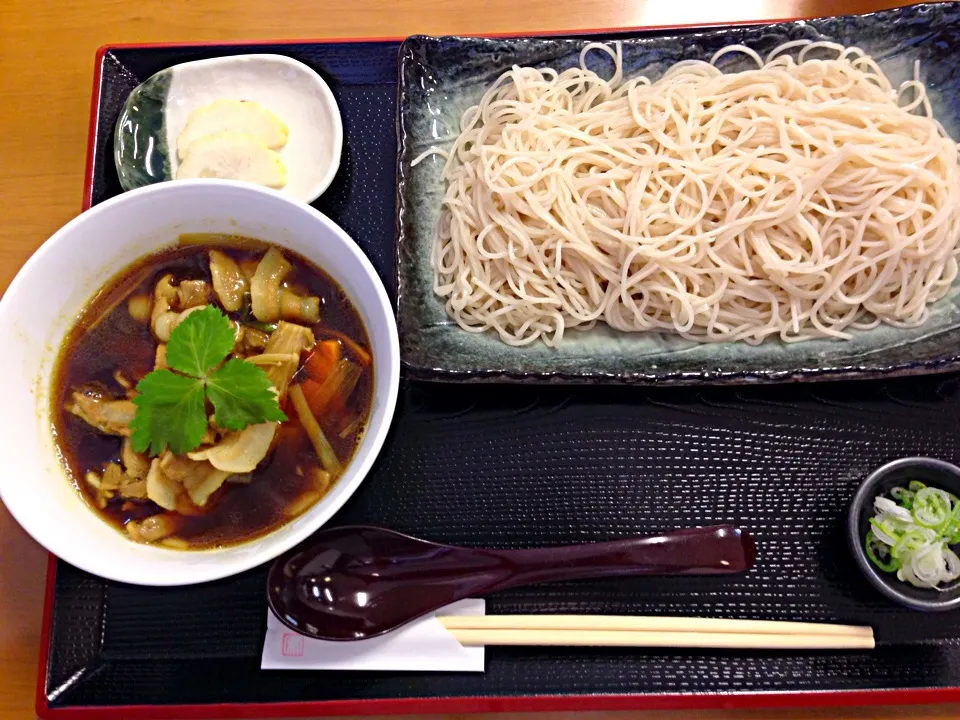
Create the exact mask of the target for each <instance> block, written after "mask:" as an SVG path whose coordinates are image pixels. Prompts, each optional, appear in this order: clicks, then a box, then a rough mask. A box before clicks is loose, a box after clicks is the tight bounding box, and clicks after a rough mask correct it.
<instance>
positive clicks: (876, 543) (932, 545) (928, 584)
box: [864, 480, 960, 590]
mask: <svg viewBox="0 0 960 720" xmlns="http://www.w3.org/2000/svg"><path fill="white" fill-rule="evenodd" d="M891 498H892V499H891ZM873 509H874V512H875V513H876V514H875V516H874V517H872V518H870V520H869V522H870V529H869V530H868V531H867V534H866V537H865V538H864V550H865V552H866V555H867V557H868V558H869V559H870V562H871V563H873V564H874V565H875V566H876V567H877V568H879V569H880V570H882V571H884V572H891V573H892V572H896V574H897V577H898V578H899V579H900V580H902V581H904V582H908V583H910V584H911V585H913V586H915V587H918V588H929V589H935V590H940V589H941V588H940V584H941V583H952V582H954V581H955V580H958V579H960V557H958V556H957V555H956V553H954V552H953V550H951V549H950V548H949V547H948V545H952V544H960V500H958V499H957V496H956V495H954V494H953V493H949V492H947V491H945V490H941V489H940V488H935V487H927V486H926V485H924V484H923V483H922V482H920V481H918V480H911V481H910V483H909V485H908V487H907V488H903V487H895V488H892V489H891V490H890V497H884V496H883V495H879V496H877V497H876V498H874V501H873Z"/></svg>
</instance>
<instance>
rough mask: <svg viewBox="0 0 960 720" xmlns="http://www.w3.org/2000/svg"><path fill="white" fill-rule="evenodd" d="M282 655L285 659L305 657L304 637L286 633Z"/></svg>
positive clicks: (281, 647) (281, 650)
mask: <svg viewBox="0 0 960 720" xmlns="http://www.w3.org/2000/svg"><path fill="white" fill-rule="evenodd" d="M280 654H281V655H283V656H284V657H303V637H301V636H300V635H297V634H296V633H284V634H283V644H282V645H281V646H280Z"/></svg>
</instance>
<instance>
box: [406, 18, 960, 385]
mask: <svg viewBox="0 0 960 720" xmlns="http://www.w3.org/2000/svg"><path fill="white" fill-rule="evenodd" d="M597 39H598V38H596V37H593V38H590V39H589V40H588V39H583V38H522V39H479V38H458V37H442V38H434V37H413V38H409V39H407V40H406V41H405V42H404V43H403V45H402V46H401V48H400V73H399V75H400V106H399V122H398V133H399V150H398V158H399V160H398V173H399V190H398V192H399V204H400V207H399V211H398V218H399V219H398V226H399V239H398V243H399V249H398V253H399V265H398V277H399V286H398V287H399V291H400V297H399V303H400V304H399V315H398V317H399V324H400V339H401V349H402V355H403V361H404V363H405V364H406V367H407V369H408V370H409V371H410V372H412V373H414V374H416V375H417V376H418V377H423V378H432V379H440V380H481V381H483V380H524V381H525V380H540V381H571V382H606V381H610V382H631V383H656V384H679V383H701V382H706V383H749V382H783V381H790V380H818V379H829V378H862V377H878V376H892V375H910V374H921V373H929V372H942V371H945V370H949V369H952V368H955V367H957V366H958V362H960V305H958V304H960V288H957V287H955V288H954V290H953V291H952V292H951V293H950V294H949V296H948V297H946V298H944V299H942V300H941V301H939V302H938V303H936V304H935V305H934V306H933V307H932V309H931V313H930V319H929V320H928V322H927V323H926V324H924V325H923V326H922V327H918V328H911V329H899V328H892V327H889V326H881V327H878V328H876V329H874V330H869V331H862V332H855V333H854V337H853V338H852V339H851V340H848V341H836V340H816V341H811V342H804V343H792V344H789V343H782V342H781V341H779V340H769V341H767V342H765V343H763V344H762V345H760V346H750V345H746V344H745V343H713V344H697V343H693V342H689V341H686V340H683V339H682V338H679V337H676V336H671V335H665V334H658V333H621V332H617V331H613V330H610V329H609V328H608V327H607V326H605V325H600V326H597V327H596V328H594V329H593V330H589V331H586V332H568V333H566V334H565V335H564V339H563V342H562V344H561V346H560V347H559V348H548V347H546V346H545V345H543V344H542V343H540V342H539V341H538V342H535V343H533V344H531V345H528V346H526V347H522V348H515V347H511V346H508V345H506V344H504V343H502V342H501V341H500V340H499V339H498V338H497V337H496V335H495V334H494V333H492V332H487V333H483V334H474V333H468V332H465V331H463V330H461V329H460V328H459V327H458V326H457V324H456V323H455V322H454V321H453V320H451V319H450V318H449V317H448V316H447V314H446V312H445V311H444V308H443V304H442V302H441V301H440V299H439V298H438V297H437V296H436V295H435V294H434V293H433V289H432V282H433V271H432V268H431V266H430V250H431V247H432V245H433V238H434V227H435V225H436V221H437V217H438V214H439V210H440V201H441V198H442V195H443V189H444V188H443V180H442V178H441V170H442V167H443V161H442V159H441V158H440V157H438V156H435V157H433V158H428V159H427V160H425V161H423V162H421V163H420V164H418V165H417V166H416V167H411V161H412V160H413V159H414V158H416V157H417V156H418V155H420V154H421V153H422V152H424V151H425V150H427V149H428V148H429V147H431V146H439V147H443V148H447V147H450V145H451V144H452V142H453V140H454V138H455V137H456V135H457V133H458V129H459V123H460V118H461V116H462V115H463V113H464V111H465V110H466V109H467V108H469V107H471V106H473V105H475V104H476V103H477V102H478V100H479V99H480V97H481V96H482V95H483V93H484V91H485V90H486V88H487V87H489V86H490V84H491V83H493V82H494V81H495V80H496V79H497V77H498V76H499V75H500V74H501V73H502V72H504V71H505V70H508V69H509V68H510V67H511V66H512V65H514V64H516V65H525V66H533V67H550V68H554V69H556V70H557V71H562V70H564V69H566V68H569V67H574V66H577V65H578V62H579V54H580V50H581V48H582V47H583V46H584V45H585V44H586V43H587V42H590V41H592V40H597ZM599 39H607V38H599ZM798 39H811V40H824V39H825V40H833V41H836V42H840V43H842V44H844V45H856V46H858V47H860V48H862V49H863V50H865V51H866V52H868V53H870V54H871V55H873V56H874V57H875V58H876V59H877V60H878V62H879V64H880V66H881V67H882V68H883V70H884V71H885V72H886V73H887V75H888V76H889V77H890V78H891V80H892V81H893V82H894V84H895V85H896V84H899V83H900V82H901V81H904V80H908V79H910V78H911V77H912V73H913V67H914V63H915V62H916V61H919V62H920V78H921V79H922V80H923V81H924V82H925V83H926V84H927V87H928V88H929V89H930V94H931V102H932V104H933V108H934V112H935V114H936V117H937V118H938V119H939V120H940V121H941V122H942V123H943V125H944V127H945V128H946V130H947V131H948V132H949V133H950V135H951V136H952V137H954V138H955V139H957V138H960V73H958V72H957V71H956V69H957V61H958V55H957V52H958V48H960V45H958V41H960V6H958V5H957V4H954V3H948V4H936V5H917V6H913V7H908V8H902V9H897V10H890V11H886V12H879V13H875V14H871V15H861V16H853V17H843V18H828V19H820V20H810V21H797V22H785V23H778V24H773V25H756V26H747V27H737V28H724V29H712V30H704V31H699V32H697V31H694V32H690V31H687V32H677V31H665V32H659V33H658V32H648V33H644V34H642V35H634V36H633V37H629V38H623V39H621V40H620V41H621V42H622V44H623V65H624V74H625V75H626V77H628V78H630V77H634V76H637V75H646V76H647V77H649V78H651V79H656V78H657V77H659V76H660V75H662V74H663V72H664V71H665V70H666V69H667V68H668V67H669V66H671V65H673V64H674V63H676V62H678V61H680V60H687V59H699V60H706V59H709V58H710V57H711V56H712V54H713V53H714V52H715V51H716V50H718V49H720V48H722V47H724V46H725V45H731V44H737V43H739V44H743V45H747V46H749V47H751V48H754V49H756V50H757V51H758V52H760V54H761V55H762V54H764V53H765V52H766V51H769V50H771V49H773V48H774V47H776V46H777V45H778V44H780V43H782V42H786V41H789V40H798ZM721 66H722V67H724V68H727V67H729V68H730V69H736V66H733V65H731V66H727V65H724V64H723V63H721ZM598 67H599V66H598Z"/></svg>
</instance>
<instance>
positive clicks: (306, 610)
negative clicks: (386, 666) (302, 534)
mask: <svg viewBox="0 0 960 720" xmlns="http://www.w3.org/2000/svg"><path fill="white" fill-rule="evenodd" d="M754 557H755V546H754V542H753V539H752V538H751V537H750V535H749V534H748V533H746V532H744V531H743V530H740V529H739V528H735V527H733V526H731V525H714V526H711V527H702V528H694V529H690V530H677V531H675V532H671V533H666V534H664V535H656V536H648V537H633V538H626V539H622V540H613V541H610V542H598V543H585V544H581V545H569V546H565V547H546V548H536V549H529V550H487V549H481V548H465V547H454V546H450V545H440V544H438V543H433V542H428V541H426V540H420V539H418V538H415V537H411V536H409V535H404V534H402V533H398V532H394V531H392V530H386V529H384V528H377V527H364V526H352V527H340V528H333V529H330V530H323V531H321V532H319V533H317V534H316V535H314V536H313V537H312V538H311V539H310V541H308V542H307V543H306V544H305V545H303V546H301V547H299V548H296V549H294V550H292V551H291V552H289V553H287V554H286V555H283V556H281V557H280V558H278V559H277V560H276V561H274V563H273V566H272V567H271V568H270V573H269V576H268V579H267V600H268V602H269V605H270V608H271V610H273V612H274V613H276V615H277V617H278V618H279V619H280V621H281V622H283V623H284V624H285V625H287V626H288V627H290V628H292V629H293V630H296V631H297V632H299V633H302V634H304V635H307V636H309V637H314V638H319V639H321V640H361V639H364V638H370V637H375V636H377V635H382V634H383V633H386V632H389V631H391V630H393V629H395V628H398V627H400V626H401V625H405V624H406V623H408V622H410V621H411V620H415V619H417V618H419V617H422V616H423V615H426V614H428V613H430V612H433V611H434V610H437V609H438V608H441V607H443V606H444V605H448V604H450V603H452V602H455V601H457V600H462V599H464V598H468V597H480V596H483V595H486V594H488V593H492V592H495V591H497V590H503V589H505V588H511V587H517V586H519V585H530V584H533V583H541V582H551V581H557V580H580V579H584V578H600V577H615V576H622V575H717V574H729V573H739V572H744V571H745V570H747V569H748V568H749V567H750V566H751V565H752V564H753V560H754Z"/></svg>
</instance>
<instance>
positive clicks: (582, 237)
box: [417, 41, 960, 346]
mask: <svg viewBox="0 0 960 720" xmlns="http://www.w3.org/2000/svg"><path fill="white" fill-rule="evenodd" d="M590 51H600V52H604V53H607V54H608V55H609V56H610V57H611V58H612V59H613V61H614V65H615V71H614V74H613V77H612V78H611V79H610V80H604V79H603V78H601V77H600V76H598V75H597V74H596V73H594V72H592V71H590V70H587V69H586V56H587V54H588V52H590ZM731 53H739V54H742V55H745V56H747V57H748V59H749V60H751V61H752V63H755V64H756V68H757V69H752V70H747V71H745V72H737V73H724V72H721V71H720V70H719V69H718V68H717V67H716V66H715V64H716V63H717V61H718V60H719V59H720V58H721V57H723V56H726V55H729V54H731ZM580 66H581V67H579V68H575V69H569V70H565V71H564V72H562V73H557V72H555V71H553V70H550V69H546V70H537V69H534V68H530V67H516V66H515V67H513V69H511V70H509V71H508V72H505V73H504V74H503V75H502V76H501V77H500V78H499V79H498V80H497V82H496V83H495V84H494V85H493V86H492V87H491V88H490V89H488V90H487V92H486V93H485V94H484V96H483V98H482V100H481V101H480V104H479V105H477V106H475V107H472V108H470V109H469V110H467V111H466V113H465V114H464V115H463V118H462V120H461V128H460V135H459V136H458V137H457V139H456V141H455V142H454V144H453V147H452V148H451V149H450V150H449V153H448V154H446V153H444V154H445V155H446V156H447V159H446V164H445V167H444V170H443V178H444V181H445V185H446V192H445V196H444V198H443V205H442V209H441V214H440V218H439V222H438V225H437V234H436V239H435V246H434V249H433V254H432V263H433V267H434V271H435V279H434V290H435V292H436V293H437V294H438V295H440V296H441V297H442V298H445V303H446V309H447V312H448V313H449V315H450V316H451V317H452V318H454V319H455V320H456V321H457V323H458V324H459V325H460V326H461V327H462V328H463V329H464V330H468V331H470V332H484V331H486V330H490V329H493V330H495V331H496V332H497V333H498V334H499V337H500V338H501V339H502V340H503V341H504V342H506V343H509V344H511V345H525V344H528V343H531V342H533V341H535V340H537V339H538V338H539V339H541V340H542V341H543V342H545V343H546V344H547V345H550V346H555V345H558V344H559V343H560V342H561V341H562V339H563V334H564V331H565V330H567V329H570V328H576V329H579V330H584V329H589V328H591V327H593V326H594V325H595V324H596V323H597V322H598V321H602V322H605V323H607V324H609V325H610V326H611V327H613V328H616V329H617V330H623V331H631V332H635V331H658V332H670V333H677V334H679V335H682V336H683V337H685V338H688V339H690V340H695V341H701V342H708V341H709V342H713V341H734V340H742V341H746V342H748V343H759V342H761V341H762V340H763V339H764V338H766V337H768V336H771V335H773V336H779V338H780V339H781V340H784V341H788V342H792V341H798V340H807V339H811V338H816V337H834V338H847V337H849V332H848V331H849V330H850V329H854V328H859V329H864V328H871V327H874V326H876V325H878V324H879V323H881V322H883V323H889V324H891V325H895V326H900V327H906V326H915V325H918V324H920V323H922V322H924V320H925V319H926V317H927V314H928V305H929V304H930V303H931V302H933V301H935V300H937V299H939V298H940V297H942V296H943V295H944V294H945V293H946V292H947V290H948V289H949V287H950V284H951V283H952V282H953V280H954V278H955V277H956V275H957V254H958V239H960V177H958V169H960V168H958V155H957V144H956V143H955V142H954V141H952V140H951V139H950V138H949V137H948V136H947V134H946V133H945V132H944V130H943V128H942V127H941V126H940V124H939V123H938V122H937V121H936V120H935V119H934V118H933V117H932V113H931V109H930V103H929V101H928V99H927V95H926V89H925V87H924V86H923V84H922V83H920V82H919V81H918V80H916V79H915V80H913V81H911V82H907V83H904V85H903V86H901V87H900V88H899V89H894V88H893V87H892V86H891V84H890V82H889V80H888V79H887V77H886V76H885V75H884V74H883V72H882V71H881V70H880V68H879V67H878V66H877V64H876V62H875V61H874V60H873V59H872V58H870V57H869V56H868V55H866V54H864V53H863V52H862V51H861V50H859V49H857V48H845V47H842V46H840V45H837V44H834V43H827V42H816V43H810V42H806V41H800V42H791V43H786V44H784V45H781V46H780V47H778V48H777V49H775V50H774V51H773V52H771V53H770V54H769V55H768V56H767V57H766V58H761V57H760V56H759V55H757V54H756V53H755V52H754V51H753V50H751V49H749V48H747V47H743V46H730V47H727V48H724V49H723V50H721V51H720V52H718V53H717V54H716V55H714V57H713V58H712V59H711V61H710V62H709V63H708V62H702V61H684V62H680V63H677V64H676V65H674V66H673V67H671V68H670V69H669V70H667V72H666V73H665V74H664V75H663V77H662V78H660V79H659V80H657V81H656V82H651V81H650V80H648V79H647V78H645V77H638V78H634V79H632V80H628V81H624V79H623V74H622V73H623V71H622V60H621V48H620V46H619V44H615V45H614V46H613V47H609V46H607V45H603V44H598V43H592V44H590V45H588V46H586V47H585V48H584V50H583V52H582V53H581V55H580ZM431 152H436V151H435V150H431V151H428V153H425V154H424V155H427V154H430V153H431ZM422 158H423V156H421V158H418V159H417V162H419V160H421V159H422Z"/></svg>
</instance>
